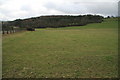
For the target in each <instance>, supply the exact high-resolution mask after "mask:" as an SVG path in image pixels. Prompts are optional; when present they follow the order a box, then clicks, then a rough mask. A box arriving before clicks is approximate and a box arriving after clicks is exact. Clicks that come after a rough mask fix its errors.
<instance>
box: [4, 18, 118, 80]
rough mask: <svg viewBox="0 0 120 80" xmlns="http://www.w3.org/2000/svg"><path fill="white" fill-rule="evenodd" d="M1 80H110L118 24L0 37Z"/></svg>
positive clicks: (113, 74)
mask: <svg viewBox="0 0 120 80" xmlns="http://www.w3.org/2000/svg"><path fill="white" fill-rule="evenodd" d="M2 49H3V73H2V76H3V78H30V77H31V78H61V77H64V78H111V77H112V78H114V77H117V75H118V22H117V19H105V20H104V22H102V23H94V24H88V25H86V26H79V27H78V26H77V27H76V26H74V27H65V28H45V29H36V31H33V32H30V31H25V32H19V33H14V34H8V35H3V48H2Z"/></svg>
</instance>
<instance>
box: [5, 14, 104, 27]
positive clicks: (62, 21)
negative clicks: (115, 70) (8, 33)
mask: <svg viewBox="0 0 120 80" xmlns="http://www.w3.org/2000/svg"><path fill="white" fill-rule="evenodd" d="M102 21H103V17H102V16H100V15H79V16H70V15H51V16H40V17H33V18H28V19H17V20H14V21H9V22H7V24H4V25H5V26H7V25H9V26H17V27H20V28H31V27H32V28H47V27H51V28H58V27H68V26H83V25H86V24H89V23H101V22H102Z"/></svg>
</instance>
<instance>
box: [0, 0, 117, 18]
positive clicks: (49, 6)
mask: <svg viewBox="0 0 120 80" xmlns="http://www.w3.org/2000/svg"><path fill="white" fill-rule="evenodd" d="M118 1H119V0H0V20H15V19H24V18H30V17H38V16H41V15H80V14H100V15H103V16H108V15H110V16H117V15H118Z"/></svg>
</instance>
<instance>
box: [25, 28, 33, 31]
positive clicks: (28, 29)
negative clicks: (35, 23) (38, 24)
mask: <svg viewBox="0 0 120 80" xmlns="http://www.w3.org/2000/svg"><path fill="white" fill-rule="evenodd" d="M27 31H35V28H27Z"/></svg>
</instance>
